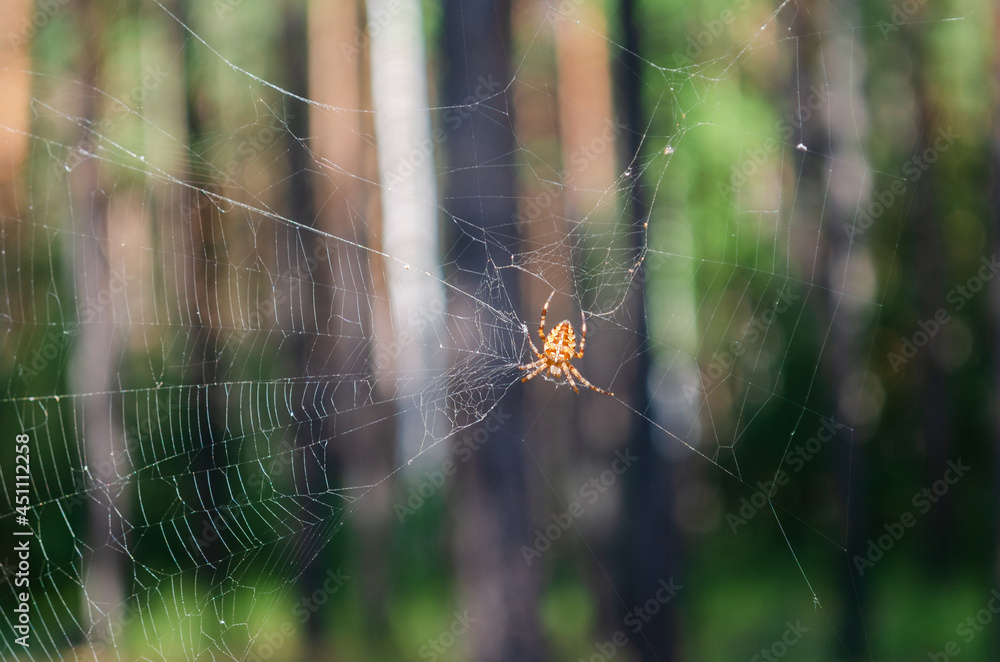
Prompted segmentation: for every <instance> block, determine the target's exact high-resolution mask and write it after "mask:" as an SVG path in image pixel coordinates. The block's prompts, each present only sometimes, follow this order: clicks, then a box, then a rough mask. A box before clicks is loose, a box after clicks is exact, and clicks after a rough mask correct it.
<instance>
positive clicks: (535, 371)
mask: <svg viewBox="0 0 1000 662" xmlns="http://www.w3.org/2000/svg"><path fill="white" fill-rule="evenodd" d="M538 363H541V365H539V366H538V367H537V368H535V369H534V370H532V371H531V373H530V374H528V375H526V376H525V378H524V379H522V380H521V381H522V382H526V381H528V380H529V379H531V378H532V377H534V376H535V375H537V374H538V373H540V372H542V371H543V370H545V369H546V368H548V367H549V366H548V365H547V364H546V363H543V362H541V361H535V363H532V364H531V365H525V366H518V368H521V369H522V370H531V368H532V366H534V365H536V364H538Z"/></svg>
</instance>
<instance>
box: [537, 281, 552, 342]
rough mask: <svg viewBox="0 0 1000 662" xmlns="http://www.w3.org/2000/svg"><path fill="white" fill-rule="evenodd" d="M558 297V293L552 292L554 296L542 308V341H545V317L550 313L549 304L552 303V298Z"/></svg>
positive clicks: (540, 332)
mask: <svg viewBox="0 0 1000 662" xmlns="http://www.w3.org/2000/svg"><path fill="white" fill-rule="evenodd" d="M555 295H556V291H555V290H552V294H550V295H549V298H548V299H546V300H545V305H544V306H542V319H541V321H539V322H538V335H539V336H541V337H542V341H543V342H544V341H545V315H547V314H548V312H549V304H550V303H552V297H554V296H555Z"/></svg>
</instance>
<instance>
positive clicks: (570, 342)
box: [545, 320, 576, 361]
mask: <svg viewBox="0 0 1000 662" xmlns="http://www.w3.org/2000/svg"><path fill="white" fill-rule="evenodd" d="M545 354H546V355H547V356H549V357H551V358H552V359H554V360H556V361H569V360H570V359H572V358H573V357H574V356H575V354H576V332H575V331H573V325H572V324H570V323H569V321H568V320H563V321H562V322H559V324H557V325H556V326H555V328H554V329H552V331H550V332H549V336H548V338H546V339H545Z"/></svg>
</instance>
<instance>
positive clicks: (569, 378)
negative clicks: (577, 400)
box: [562, 361, 580, 395]
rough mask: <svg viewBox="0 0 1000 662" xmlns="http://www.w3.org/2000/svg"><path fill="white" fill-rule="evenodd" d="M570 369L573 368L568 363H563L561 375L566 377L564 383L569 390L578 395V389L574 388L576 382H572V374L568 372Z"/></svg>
mask: <svg viewBox="0 0 1000 662" xmlns="http://www.w3.org/2000/svg"><path fill="white" fill-rule="evenodd" d="M572 367H573V366H571V365H570V364H569V363H566V362H565V361H564V362H563V364H562V369H563V373H564V374H565V375H566V381H567V382H569V385H570V388H572V389H573V391H574V392H575V393H576V394H577V395H579V394H580V389H578V388H577V387H576V382H574V381H573V373H572V372H570V370H571V369H572Z"/></svg>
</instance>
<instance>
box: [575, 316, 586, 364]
mask: <svg viewBox="0 0 1000 662" xmlns="http://www.w3.org/2000/svg"><path fill="white" fill-rule="evenodd" d="M580 320H581V323H580V351H579V352H577V353H576V358H578V359H582V358H583V346H584V345H585V344H586V343H587V317H586V315H584V314H583V308H581V309H580Z"/></svg>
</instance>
